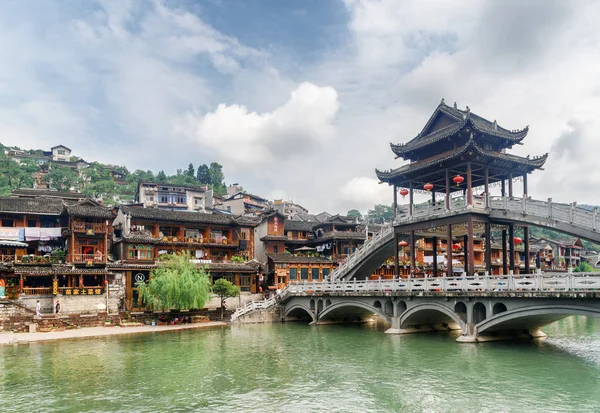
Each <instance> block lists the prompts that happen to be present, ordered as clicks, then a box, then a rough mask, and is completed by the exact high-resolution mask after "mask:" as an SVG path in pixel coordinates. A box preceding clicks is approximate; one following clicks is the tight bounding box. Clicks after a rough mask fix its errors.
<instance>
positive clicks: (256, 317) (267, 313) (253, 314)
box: [232, 305, 282, 324]
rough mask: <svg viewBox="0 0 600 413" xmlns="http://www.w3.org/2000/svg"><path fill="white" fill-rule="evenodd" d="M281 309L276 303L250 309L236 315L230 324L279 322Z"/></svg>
mask: <svg viewBox="0 0 600 413" xmlns="http://www.w3.org/2000/svg"><path fill="white" fill-rule="evenodd" d="M281 322H282V318H281V311H280V308H279V306H278V305H276V306H273V307H271V308H267V309H264V310H256V311H250V312H249V313H246V314H244V315H242V316H240V317H238V318H237V319H236V320H235V321H233V322H232V324H272V323H281Z"/></svg>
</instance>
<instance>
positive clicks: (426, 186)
mask: <svg viewBox="0 0 600 413" xmlns="http://www.w3.org/2000/svg"><path fill="white" fill-rule="evenodd" d="M423 189H424V190H426V191H427V192H429V191H431V190H432V189H433V184H425V185H423Z"/></svg>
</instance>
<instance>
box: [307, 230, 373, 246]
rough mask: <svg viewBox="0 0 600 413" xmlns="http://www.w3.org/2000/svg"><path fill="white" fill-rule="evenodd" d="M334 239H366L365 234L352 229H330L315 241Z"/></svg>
mask: <svg viewBox="0 0 600 413" xmlns="http://www.w3.org/2000/svg"><path fill="white" fill-rule="evenodd" d="M332 239H347V240H364V239H365V234H364V233H360V232H352V231H330V232H326V233H325V234H324V235H323V236H321V237H318V238H316V239H315V240H314V241H313V243H319V242H321V241H329V240H332Z"/></svg>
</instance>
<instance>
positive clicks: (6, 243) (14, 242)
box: [0, 239, 29, 248]
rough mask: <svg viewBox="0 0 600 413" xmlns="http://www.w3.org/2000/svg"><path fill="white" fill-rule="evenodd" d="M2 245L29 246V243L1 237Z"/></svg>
mask: <svg viewBox="0 0 600 413" xmlns="http://www.w3.org/2000/svg"><path fill="white" fill-rule="evenodd" d="M0 246H3V247H17V248H27V247H28V246H29V245H28V244H26V243H24V242H19V241H11V240H7V239H0Z"/></svg>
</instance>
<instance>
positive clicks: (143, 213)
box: [120, 205, 236, 225]
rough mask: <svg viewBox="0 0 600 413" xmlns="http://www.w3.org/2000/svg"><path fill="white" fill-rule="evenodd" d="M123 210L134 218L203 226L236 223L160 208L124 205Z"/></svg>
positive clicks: (220, 216)
mask: <svg viewBox="0 0 600 413" xmlns="http://www.w3.org/2000/svg"><path fill="white" fill-rule="evenodd" d="M120 208H121V210H122V211H123V213H124V214H129V215H131V217H132V218H140V219H151V220H164V221H177V222H197V223H203V224H221V225H231V224H233V223H235V222H236V221H235V220H234V219H233V218H232V217H230V216H226V215H222V214H205V213H203V212H192V211H170V210H167V209H159V208H137V207H130V206H126V205H122V206H121V207H120Z"/></svg>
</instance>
